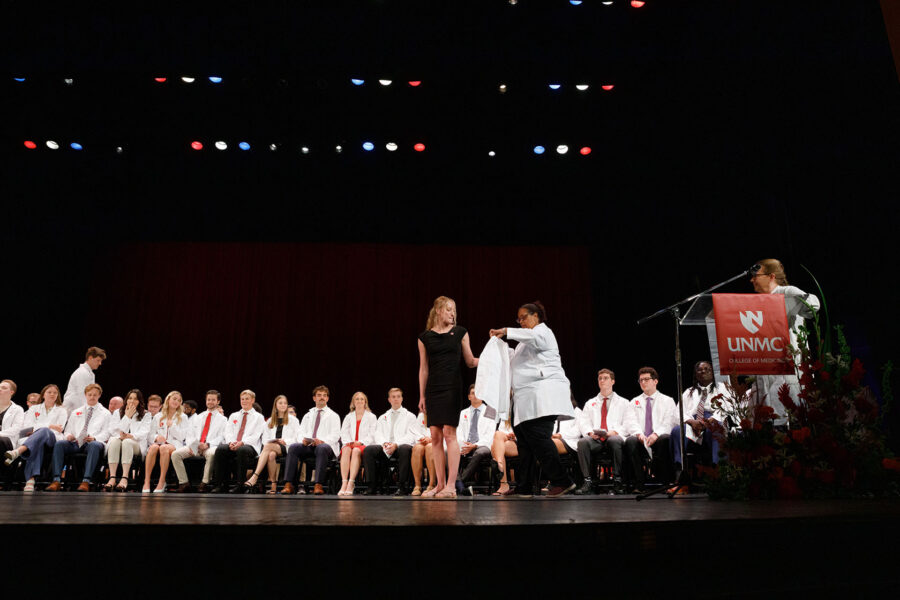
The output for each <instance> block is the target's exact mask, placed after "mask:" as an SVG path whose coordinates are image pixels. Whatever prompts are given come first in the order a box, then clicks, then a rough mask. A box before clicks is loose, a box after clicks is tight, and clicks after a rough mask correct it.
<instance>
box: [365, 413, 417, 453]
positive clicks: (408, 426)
mask: <svg viewBox="0 0 900 600" xmlns="http://www.w3.org/2000/svg"><path fill="white" fill-rule="evenodd" d="M392 412H394V410H393V409H389V410H388V411H387V412H385V413H384V414H383V415H381V416H380V417H378V423H377V424H376V426H375V443H376V444H378V445H379V446H383V445H384V444H386V443H388V442H390V441H391V413H392ZM396 418H397V422H396V423H395V424H394V443H395V444H397V445H398V446H402V445H403V444H407V445H409V446H412V445H413V444H415V443H416V440H417V439H418V438H416V437H415V435H414V433H413V432H414V431H415V430H416V427H415V424H416V417H415V415H413V414H412V413H411V412H409V411H408V410H406V409H405V408H403V407H402V406H401V407H400V408H398V409H397V417H396ZM385 454H386V453H385Z"/></svg>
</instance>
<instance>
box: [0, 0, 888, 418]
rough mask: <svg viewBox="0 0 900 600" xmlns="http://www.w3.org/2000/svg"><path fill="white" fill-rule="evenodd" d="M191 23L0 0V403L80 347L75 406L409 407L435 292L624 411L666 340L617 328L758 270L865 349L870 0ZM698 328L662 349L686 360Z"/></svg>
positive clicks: (879, 85)
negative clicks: (246, 147)
mask: <svg viewBox="0 0 900 600" xmlns="http://www.w3.org/2000/svg"><path fill="white" fill-rule="evenodd" d="M217 7H218V8H217V10H215V11H207V10H202V11H201V10H199V9H193V8H185V7H176V8H172V7H164V8H163V7H159V6H157V5H151V4H148V5H146V6H144V5H141V9H142V11H143V12H142V13H141V16H140V17H139V18H134V16H133V15H134V13H133V12H129V13H128V15H124V14H123V15H117V14H116V13H115V12H107V13H104V14H102V15H98V14H94V13H92V12H90V11H88V10H87V9H85V8H84V7H81V6H77V7H76V6H72V7H68V8H66V9H63V11H64V12H62V13H58V14H55V15H52V16H48V15H46V14H38V13H37V11H36V10H32V9H29V8H28V7H26V6H24V5H20V4H18V3H4V4H3V5H2V6H0V8H2V11H3V14H2V15H0V16H2V17H3V18H0V26H2V27H3V28H4V31H3V32H2V33H3V34H4V35H3V36H2V39H3V40H4V42H3V43H4V45H5V47H6V48H5V49H6V50H8V51H7V52H5V53H4V57H5V58H4V60H5V62H4V67H3V71H4V73H5V76H4V77H5V78H4V80H3V82H2V84H0V85H2V89H3V93H4V97H5V98H6V99H7V100H8V103H9V105H11V106H13V107H14V110H13V111H12V112H11V114H10V117H11V118H10V119H9V121H8V123H7V125H6V126H5V127H4V129H3V131H2V132H0V138H2V161H0V168H2V169H3V172H2V176H3V179H2V180H3V199H4V203H3V209H4V211H3V222H2V238H0V244H2V245H0V251H2V255H3V257H4V272H5V273H6V274H7V277H6V279H5V289H4V293H3V295H2V299H0V303H2V304H0V308H2V310H3V314H4V316H5V321H4V342H5V343H4V344H3V349H2V357H0V358H2V361H0V363H2V364H3V371H4V373H3V374H2V376H3V377H6V376H11V377H12V378H13V379H16V380H17V381H19V382H20V387H21V388H22V391H23V392H24V391H26V390H30V389H36V388H37V387H39V386H40V385H41V384H43V383H44V382H46V381H50V380H52V381H56V382H58V383H60V384H63V385H64V384H65V379H66V377H67V376H68V374H69V373H70V372H71V370H72V369H73V368H74V367H75V366H76V365H77V364H78V362H79V361H80V359H81V357H82V356H83V352H84V349H85V348H86V347H87V346H88V345H91V344H99V345H101V346H104V347H106V348H107V349H108V350H109V352H110V360H109V361H108V363H107V364H105V365H104V366H103V367H102V369H101V371H100V372H99V373H98V380H99V381H100V382H101V383H104V384H107V385H106V387H107V390H108V392H107V395H108V394H110V393H120V394H121V393H123V392H124V391H125V390H126V389H127V388H128V387H130V386H133V385H139V386H142V387H143V388H144V390H145V391H146V392H159V393H165V392H166V391H168V390H169V389H172V388H182V389H183V391H184V392H185V393H186V394H187V395H188V396H195V397H199V395H200V394H201V393H202V392H203V391H204V390H205V389H206V388H207V387H214V386H215V387H219V388H221V389H222V390H223V391H224V392H226V394H228V400H227V402H228V404H229V406H231V407H233V406H235V405H236V397H235V394H236V393H237V392H238V391H240V389H243V388H244V387H251V388H253V389H256V390H257V391H258V392H259V393H260V398H261V399H262V400H263V404H264V406H266V407H268V403H270V402H271V398H272V397H273V395H274V394H276V393H280V392H286V393H288V394H289V395H290V396H291V399H292V401H297V402H299V403H301V404H302V403H303V402H306V401H307V399H306V398H307V396H306V395H307V394H308V393H309V390H310V389H311V388H312V386H314V385H317V384H319V383H326V384H327V385H329V386H331V387H332V389H333V390H334V391H335V400H336V402H337V403H338V404H339V407H342V406H345V405H346V402H347V399H348V398H349V395H350V394H351V393H352V392H353V391H355V390H356V389H363V390H364V391H366V392H367V393H369V395H370V396H371V397H373V398H375V399H376V400H377V401H378V402H381V406H383V396H384V394H385V392H386V389H387V388H388V387H390V386H392V385H395V384H399V385H400V386H401V387H404V389H406V390H407V398H414V397H415V391H414V390H415V385H416V379H415V377H416V373H415V369H416V357H415V350H414V348H415V345H414V339H415V334H416V333H418V331H419V330H420V329H421V328H422V326H423V325H424V316H425V313H426V310H427V308H428V306H429V304H430V302H431V300H432V299H433V298H434V297H435V296H437V295H439V294H448V295H451V296H454V297H455V298H456V299H457V300H458V302H459V308H460V320H461V323H462V324H464V325H465V326H467V327H469V328H470V330H471V331H472V332H473V337H474V339H473V342H474V344H473V345H474V347H475V348H479V347H480V346H481V345H482V344H483V343H484V340H485V335H486V330H487V328H489V327H492V326H498V325H510V324H512V318H513V316H514V314H515V312H514V311H515V309H516V307H517V306H518V304H519V303H521V302H524V301H527V300H532V299H534V298H536V297H537V298H540V299H541V300H544V301H545V302H546V303H547V305H548V308H549V311H550V315H551V318H550V323H551V325H552V326H553V327H554V330H555V331H556V333H557V335H558V337H559V339H560V344H561V347H562V349H563V359H564V364H565V366H566V368H567V370H568V372H569V374H570V376H571V378H572V381H573V387H574V390H575V392H576V395H577V396H578V398H579V400H580V401H581V402H583V401H584V400H585V399H586V398H587V397H589V396H591V395H593V394H594V393H595V391H594V386H595V379H594V373H595V372H596V370H597V368H599V367H601V366H610V367H612V368H613V369H615V370H616V371H617V372H618V373H619V387H620V391H621V392H624V394H625V395H631V394H635V393H637V391H638V390H637V385H636V381H635V379H636V377H635V373H636V370H637V368H638V367H639V366H641V365H642V364H652V365H654V366H656V367H657V368H658V369H659V370H660V372H661V374H662V378H663V379H662V382H661V387H662V388H663V390H664V391H666V392H668V393H673V391H674V367H673V365H672V326H671V323H670V322H669V321H668V320H666V319H658V320H657V321H655V322H652V323H650V324H648V325H646V326H643V327H640V328H639V327H637V326H636V325H635V321H636V319H637V318H639V317H641V316H643V315H645V314H648V313H651V312H653V311H654V310H656V309H657V308H659V307H661V306H664V305H666V304H669V303H670V302H674V301H675V300H677V299H679V298H681V297H684V296H687V295H689V294H692V293H694V292H697V291H699V290H701V289H703V288H704V287H706V286H708V285H711V284H713V283H715V282H717V281H719V280H722V279H725V278H727V277H730V276H731V275H734V274H736V273H738V272H740V271H741V270H743V269H746V268H747V267H749V266H750V265H751V264H752V263H753V262H754V261H755V260H757V259H759V258H763V257H770V256H774V257H778V258H780V259H782V260H783V261H784V262H785V264H786V266H787V268H788V276H789V278H790V279H791V281H792V283H795V284H797V285H799V286H800V287H802V288H804V289H806V290H807V291H816V286H815V284H814V282H813V281H812V279H811V278H810V277H809V275H807V273H806V272H805V271H804V270H803V268H802V267H801V265H805V266H806V267H808V268H809V269H810V270H811V271H812V272H813V273H814V274H815V276H816V277H817V278H818V280H819V282H820V283H821V284H822V287H823V288H824V291H825V299H826V301H827V305H828V308H829V309H830V311H831V313H832V319H833V320H834V321H837V322H841V323H844V324H845V325H846V329H847V333H848V336H849V338H850V342H851V345H852V347H853V350H854V352H855V353H857V354H858V355H860V356H862V357H863V358H864V359H865V360H866V362H867V365H868V366H869V368H870V375H871V381H872V382H873V383H877V381H876V379H877V376H878V371H877V369H878V367H879V366H880V365H881V364H883V363H884V362H886V361H887V360H889V359H891V358H893V357H895V356H896V350H895V343H894V340H895V339H896V336H897V334H898V333H900V331H898V327H897V324H896V320H895V319H894V318H893V317H892V316H891V315H892V310H891V309H892V308H893V307H894V305H896V301H895V299H894V292H891V291H890V290H893V289H895V288H896V286H895V285H894V283H893V279H894V273H895V272H896V270H897V267H898V261H897V256H898V253H897V251H896V242H895V236H896V230H897V226H898V220H897V216H896V215H897V210H896V204H895V199H896V196H897V183H898V168H897V167H898V151H897V144H896V140H897V139H898V133H900V126H898V123H900V121H898V106H900V93H898V83H897V79H896V74H895V70H894V67H893V62H892V59H891V54H890V48H889V45H888V42H887V38H886V35H885V31H884V23H883V20H882V18H881V13H880V9H879V5H878V2H875V1H874V0H866V1H852V2H850V1H847V2H838V1H832V2H821V3H817V5H816V7H815V12H814V13H812V12H810V10H809V9H808V7H806V6H800V5H799V3H762V2H750V1H734V2H727V3H724V2H717V1H716V2H713V1H708V2H686V1H685V2H682V1H678V0H672V1H667V2H648V4H647V5H646V6H645V7H644V8H643V9H631V8H630V7H629V6H628V5H627V3H625V2H616V3H615V5H614V6H613V7H609V8H607V7H603V6H602V5H600V4H599V3H598V2H593V3H592V2H586V3H585V4H583V5H582V6H581V7H572V6H570V5H569V4H568V3H567V2H562V1H560V2H556V3H530V2H527V1H526V0H521V1H520V2H519V4H518V5H516V6H510V5H509V4H508V3H507V2H505V1H501V0H498V1H496V2H488V1H484V0H482V1H479V2H465V1H462V2H429V3H421V2H418V3H405V2H389V1H387V0H386V1H384V2H354V3H346V4H345V3H336V2H302V3H301V2H276V3H259V4H254V5H253V6H252V7H251V6H249V5H245V4H243V3H229V2H224V3H220V4H219V5H217ZM126 17H127V18H126ZM188 74H192V75H195V76H196V77H198V82H197V83H195V84H193V87H190V86H186V85H183V84H180V83H179V82H178V81H177V78H178V77H179V76H180V75H188ZM14 75H15V76H26V82H25V83H24V84H19V83H16V82H13V81H12V76H14ZM159 75H165V76H168V77H169V78H170V81H169V82H167V83H166V84H165V85H162V86H160V85H159V84H156V83H154V82H153V81H152V78H153V77H154V76H159ZM207 75H221V76H223V77H224V78H225V80H224V81H223V83H222V84H220V85H219V86H218V87H217V86H213V85H212V84H210V83H208V82H205V80H204V77H206V76H207ZM357 76H359V77H364V78H365V79H367V85H366V86H364V87H363V88H355V87H353V86H351V85H350V84H349V79H350V77H357ZM382 76H389V77H391V78H393V79H394V80H395V84H394V85H393V86H392V87H391V88H386V89H382V88H380V87H379V86H377V84H374V80H375V79H377V78H378V77H382ZM63 77H74V79H75V84H74V85H73V86H71V87H69V86H65V85H64V84H62V82H61V79H62V78H63ZM412 79H421V80H422V81H423V84H422V86H421V87H420V88H418V89H415V90H413V88H410V87H408V86H404V81H406V80H412ZM554 81H558V82H561V83H563V84H564V87H563V89H562V90H560V92H559V93H558V94H557V93H551V92H550V91H549V90H548V88H547V84H548V83H550V82H554ZM579 81H584V82H587V83H590V84H591V86H592V87H591V90H589V91H588V92H587V93H580V92H576V91H575V90H574V89H573V85H574V84H575V83H578V82H579ZM501 82H505V83H507V84H508V92H507V93H506V94H500V93H499V91H498V88H497V86H498V84H499V83H501ZM601 83H614V84H615V85H616V87H615V89H614V90H613V91H612V92H609V93H605V92H600V91H599V90H598V89H597V86H599V85H600V84H601ZM54 138H59V140H60V142H62V143H63V144H65V143H66V142H67V141H68V140H74V139H78V140H80V141H82V143H84V144H85V151H83V152H82V153H75V152H74V151H70V150H65V149H61V150H59V151H56V152H53V151H50V150H47V149H46V148H45V147H43V145H42V141H43V140H45V139H54ZM219 138H221V139H226V140H228V142H229V143H230V144H231V149H229V151H227V152H215V151H212V150H210V147H211V144H212V142H213V141H214V140H215V139H219ZM25 139H34V140H36V141H38V142H39V144H41V146H40V147H39V148H38V150H35V151H27V150H25V149H24V147H23V145H22V142H23V140H25ZM194 139H202V140H203V141H204V142H205V143H206V146H207V149H206V150H204V151H203V152H194V151H192V150H190V149H189V143H190V141H192V140H194ZM241 139H247V140H249V141H251V143H252V144H253V150H251V151H250V152H248V153H240V152H237V151H235V150H234V145H235V144H236V142H237V141H239V140H241ZM367 139H372V140H373V141H376V142H377V143H378V144H379V150H378V151H376V152H375V153H373V154H371V155H370V154H367V153H364V152H363V151H362V150H361V148H360V144H361V143H362V141H363V140H367ZM388 140H394V141H397V142H398V143H399V144H401V150H400V151H398V152H397V153H395V154H388V153H386V152H385V151H384V150H382V149H381V148H382V147H383V143H384V142H385V141H388ZM417 141H422V142H424V143H425V144H426V146H427V150H426V152H424V153H421V154H418V153H415V152H413V151H412V150H411V146H412V144H413V143H415V142H417ZM270 143H276V144H278V146H277V148H278V149H277V151H275V152H270V151H268V150H267V149H266V148H267V147H268V144H270ZM538 143H541V144H543V145H545V146H547V147H548V149H549V152H548V153H547V154H545V155H544V156H541V157H538V156H536V155H534V154H533V153H532V152H531V148H532V147H533V146H534V145H536V144H538ZM559 143H567V144H569V145H570V146H571V147H572V148H573V151H574V149H576V148H578V147H580V146H581V145H584V144H587V145H590V146H591V147H592V149H593V152H592V153H591V154H590V155H589V156H587V157H582V156H580V155H573V151H570V154H569V155H566V156H565V157H561V156H558V155H555V154H554V152H553V148H555V146H556V145H557V144H559ZM337 144H341V145H342V147H343V148H344V151H343V152H342V153H341V154H337V153H335V152H334V151H333V148H334V146H335V145H337ZM302 145H308V146H310V147H311V148H312V152H311V153H310V154H309V155H301V154H300V152H299V148H300V147H301V146H302ZM116 146H122V147H123V152H122V153H121V154H117V153H116V152H115V151H114V148H115V147H116ZM488 150H495V151H496V152H497V156H496V157H494V158H489V157H488V156H487V152H488ZM749 289H750V287H749V283H747V282H740V283H735V284H733V285H732V286H730V288H729V291H749ZM703 341H704V340H703V336H702V332H697V331H692V330H688V331H685V340H684V344H685V363H686V364H687V365H688V366H689V365H690V364H691V363H693V362H694V361H695V360H697V359H699V358H702V357H704V356H705V354H706V352H705V350H704V344H703ZM470 375H471V373H470ZM408 404H409V405H410V407H411V406H412V402H411V401H410V402H408Z"/></svg>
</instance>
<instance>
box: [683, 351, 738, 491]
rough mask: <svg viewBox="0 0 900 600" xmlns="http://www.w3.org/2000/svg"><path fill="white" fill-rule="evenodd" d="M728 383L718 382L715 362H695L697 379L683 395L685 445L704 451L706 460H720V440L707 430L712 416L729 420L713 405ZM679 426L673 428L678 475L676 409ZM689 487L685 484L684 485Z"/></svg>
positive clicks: (695, 450) (706, 461) (726, 389)
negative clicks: (714, 370)
mask: <svg viewBox="0 0 900 600" xmlns="http://www.w3.org/2000/svg"><path fill="white" fill-rule="evenodd" d="M727 393H728V388H727V387H726V386H725V384H724V383H716V381H715V377H714V376H713V368H712V364H710V363H709V362H707V361H705V360H701V361H700V362H698V363H696V364H695V365H694V383H693V385H691V387H689V388H688V389H686V390H684V393H683V394H682V395H681V399H682V402H683V404H682V407H683V408H682V410H683V411H684V412H683V416H684V433H685V438H684V449H685V451H691V452H700V453H701V455H702V458H703V461H704V462H705V463H712V464H718V462H719V442H718V440H716V438H715V436H713V435H712V434H711V433H709V432H708V431H706V429H707V427H708V426H709V421H710V419H713V420H715V421H718V422H719V423H720V424H724V423H725V415H723V414H722V413H721V411H717V410H715V409H714V408H713V405H712V399H713V398H714V397H716V396H718V395H719V394H727ZM675 421H676V423H675V426H674V427H673V428H672V437H671V440H670V441H671V444H672V455H673V456H674V457H675V461H674V462H675V472H676V475H677V474H679V473H680V472H681V462H682V461H681V444H680V443H679V439H678V438H679V436H680V435H681V432H679V431H678V423H677V421H678V412H677V411H676V413H675ZM682 489H685V488H682Z"/></svg>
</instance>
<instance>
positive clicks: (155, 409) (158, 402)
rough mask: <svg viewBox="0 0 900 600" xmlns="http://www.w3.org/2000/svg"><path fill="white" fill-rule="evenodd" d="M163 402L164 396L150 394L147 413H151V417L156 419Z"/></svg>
mask: <svg viewBox="0 0 900 600" xmlns="http://www.w3.org/2000/svg"><path fill="white" fill-rule="evenodd" d="M162 402H163V400H162V396H160V395H159V394H150V395H149V396H147V412H149V413H150V417H155V416H156V415H157V414H158V413H159V409H160V408H161V407H162Z"/></svg>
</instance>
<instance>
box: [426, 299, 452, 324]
mask: <svg viewBox="0 0 900 600" xmlns="http://www.w3.org/2000/svg"><path fill="white" fill-rule="evenodd" d="M448 302H453V303H454V304H456V301H455V300H454V299H453V298H448V297H447V296H438V297H437V298H435V299H434V304H433V305H432V307H431V310H430V311H428V320H427V321H426V322H425V331H428V330H429V329H431V328H433V327H434V326H435V325H436V324H437V312H438V311H439V310H441V309H442V308H444V307H445V306H446V305H447V303H448Z"/></svg>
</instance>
